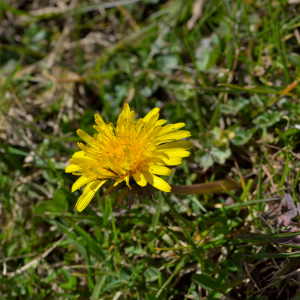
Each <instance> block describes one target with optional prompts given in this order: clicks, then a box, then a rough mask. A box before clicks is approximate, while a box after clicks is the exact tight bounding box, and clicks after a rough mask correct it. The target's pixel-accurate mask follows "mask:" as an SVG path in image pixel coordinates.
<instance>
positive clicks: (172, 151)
mask: <svg viewBox="0 0 300 300" xmlns="http://www.w3.org/2000/svg"><path fill="white" fill-rule="evenodd" d="M164 154H166V155H167V156H168V157H169V158H170V157H171V156H179V157H189V156H190V152H188V151H185V150H182V149H176V148H175V149H168V150H159V151H155V152H153V155H154V156H156V155H164Z"/></svg>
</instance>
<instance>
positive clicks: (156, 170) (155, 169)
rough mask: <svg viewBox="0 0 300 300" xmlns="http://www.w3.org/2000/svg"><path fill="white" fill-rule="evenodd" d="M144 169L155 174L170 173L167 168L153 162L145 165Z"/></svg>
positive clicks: (168, 174)
mask: <svg viewBox="0 0 300 300" xmlns="http://www.w3.org/2000/svg"><path fill="white" fill-rule="evenodd" d="M144 170H146V171H148V172H149V173H152V174H156V175H165V176H170V175H171V174H172V171H171V170H170V169H169V168H167V167H164V166H159V165H153V164H150V165H149V166H147V169H144Z"/></svg>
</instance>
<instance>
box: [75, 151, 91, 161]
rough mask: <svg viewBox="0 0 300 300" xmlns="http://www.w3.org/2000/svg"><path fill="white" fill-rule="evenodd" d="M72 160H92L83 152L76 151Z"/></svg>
mask: <svg viewBox="0 0 300 300" xmlns="http://www.w3.org/2000/svg"><path fill="white" fill-rule="evenodd" d="M72 158H85V159H92V158H91V157H88V156H87V155H86V154H85V152H84V151H77V152H75V153H74V154H73V156H72Z"/></svg>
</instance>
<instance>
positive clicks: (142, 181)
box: [132, 170, 147, 186]
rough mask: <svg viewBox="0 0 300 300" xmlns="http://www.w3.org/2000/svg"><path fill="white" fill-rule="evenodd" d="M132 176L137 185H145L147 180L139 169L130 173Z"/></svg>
mask: <svg viewBox="0 0 300 300" xmlns="http://www.w3.org/2000/svg"><path fill="white" fill-rule="evenodd" d="M132 176H133V178H134V180H135V181H136V183H137V184H138V185H140V186H146V185H147V180H146V178H145V176H144V175H143V174H142V173H141V172H140V171H138V170H137V171H136V172H135V173H134V174H132Z"/></svg>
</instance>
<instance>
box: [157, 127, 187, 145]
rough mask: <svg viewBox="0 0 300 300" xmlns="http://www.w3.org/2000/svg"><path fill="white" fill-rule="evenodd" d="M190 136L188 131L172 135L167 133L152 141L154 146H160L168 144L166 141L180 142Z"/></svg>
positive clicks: (179, 131) (180, 131)
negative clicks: (163, 143)
mask: <svg viewBox="0 0 300 300" xmlns="http://www.w3.org/2000/svg"><path fill="white" fill-rule="evenodd" d="M189 136H191V133H190V132H189V131H186V130H178V131H175V132H172V133H167V134H165V135H162V136H159V137H158V138H156V139H155V140H154V143H156V144H160V143H161V142H168V141H170V140H171V141H172V140H181V139H184V138H186V137H189Z"/></svg>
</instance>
